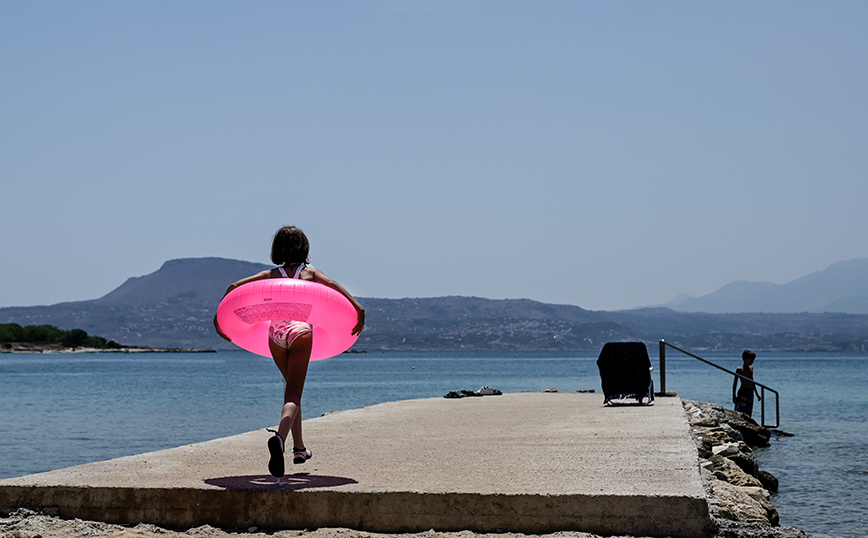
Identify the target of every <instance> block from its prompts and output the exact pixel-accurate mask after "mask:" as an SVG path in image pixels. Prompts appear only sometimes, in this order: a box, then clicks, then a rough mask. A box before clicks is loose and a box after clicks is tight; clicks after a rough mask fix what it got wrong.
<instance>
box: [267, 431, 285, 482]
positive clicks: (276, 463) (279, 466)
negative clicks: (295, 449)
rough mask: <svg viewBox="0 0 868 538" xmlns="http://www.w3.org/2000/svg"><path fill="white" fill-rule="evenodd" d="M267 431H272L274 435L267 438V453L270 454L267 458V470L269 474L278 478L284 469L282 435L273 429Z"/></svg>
mask: <svg viewBox="0 0 868 538" xmlns="http://www.w3.org/2000/svg"><path fill="white" fill-rule="evenodd" d="M268 431H270V432H274V435H273V436H272V437H271V438H270V439H269V440H268V453H269V454H271V458H270V459H269V460H268V472H269V473H271V476H274V477H276V478H280V477H282V476H283V473H284V471H285V469H284V462H283V450H284V447H283V437H281V436H280V434H279V433H277V432H276V431H274V430H268Z"/></svg>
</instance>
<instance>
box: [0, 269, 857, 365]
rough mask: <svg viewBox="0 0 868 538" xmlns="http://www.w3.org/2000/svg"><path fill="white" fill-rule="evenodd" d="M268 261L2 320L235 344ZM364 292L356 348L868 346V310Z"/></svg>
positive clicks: (211, 345) (141, 281) (140, 283)
mask: <svg viewBox="0 0 868 538" xmlns="http://www.w3.org/2000/svg"><path fill="white" fill-rule="evenodd" d="M268 267H270V266H267V265H262V264H256V263H251V262H245V261H239V260H229V259H225V258H187V259H179V260H170V261H167V262H166V263H165V264H163V266H162V267H161V268H160V269H159V270H157V271H156V272H154V273H151V274H148V275H144V276H140V277H133V278H130V279H128V280H127V281H126V282H124V283H123V284H122V285H121V286H119V287H118V288H117V289H115V290H113V291H112V292H110V293H108V294H107V295H105V296H103V297H100V298H99V299H94V300H90V301H78V302H70V303H60V304H55V305H51V306H32V307H10V308H0V323H18V324H21V325H43V324H47V325H54V326H57V327H59V328H61V329H64V330H69V329H75V328H79V329H84V330H85V331H87V332H88V333H89V334H91V335H98V336H103V337H105V338H108V339H112V340H115V341H117V342H119V343H121V344H125V345H141V346H152V347H172V348H199V349H236V348H235V347H234V346H233V345H232V344H230V343H228V342H226V341H224V340H222V339H221V338H219V337H218V336H217V335H216V334H215V332H214V326H213V323H212V320H213V318H214V313H215V310H216V308H217V304H218V303H219V302H220V298H221V297H222V296H223V294H224V292H225V291H226V288H227V286H228V285H229V284H230V283H231V282H235V281H236V280H239V279H241V278H243V277H245V276H249V275H252V274H254V273H257V272H259V271H262V270H263V269H266V268H268ZM845 269H847V268H846V267H845ZM844 272H846V271H844ZM811 276H813V275H811ZM806 278H810V277H806ZM796 282H797V281H796ZM809 284H810V281H809ZM808 287H812V286H808ZM813 287H816V286H813ZM755 289H758V288H755ZM358 299H359V301H360V302H361V303H362V304H363V305H364V306H365V309H366V311H367V325H366V326H365V330H364V331H363V332H362V335H361V337H360V338H359V340H358V342H357V343H356V345H355V349H357V350H370V351H374V350H402V351H410V350H437V351H448V350H485V351H598V350H600V349H601V348H602V346H603V344H604V343H605V342H609V341H625V340H640V341H644V342H646V343H649V344H653V343H654V342H656V341H658V340H660V339H666V340H667V341H668V342H670V343H673V344H675V345H679V346H683V347H687V348H689V349H693V350H740V349H743V348H745V347H750V348H753V349H756V350H763V349H793V350H814V349H823V350H859V351H864V350H865V349H866V347H868V315H859V314H841V313H801V314H762V313H745V314H711V313H690V312H677V311H675V310H673V309H670V308H648V309H639V310H630V311H620V312H599V311H589V310H585V309H583V308H580V307H578V306H571V305H557V304H546V303H540V302H537V301H532V300H528V299H504V300H493V299H483V298H479V297H432V298H405V299H374V298H361V297H360V298H358ZM838 301H839V304H844V303H845V302H846V301H847V299H846V297H844V296H841V297H840V298H839V299H838Z"/></svg>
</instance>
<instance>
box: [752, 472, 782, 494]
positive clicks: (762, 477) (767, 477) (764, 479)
mask: <svg viewBox="0 0 868 538" xmlns="http://www.w3.org/2000/svg"><path fill="white" fill-rule="evenodd" d="M756 477H757V479H758V480H759V481H760V482H761V483H762V485H763V487H764V488H766V489H767V490H768V491H769V493H777V492H778V479H777V478H775V475H773V474H772V473H770V472H768V471H758V472H757V474H756Z"/></svg>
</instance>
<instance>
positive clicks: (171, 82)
mask: <svg viewBox="0 0 868 538" xmlns="http://www.w3.org/2000/svg"><path fill="white" fill-rule="evenodd" d="M866 28H868V2H863V1H858V2H846V1H836V2H794V1H785V2H774V1H767V2H752V1H751V2H732V1H727V2H694V1H689V2H676V1H667V2H639V1H637V2H619V1H605V2H604V1H597V2H578V1H546V2H535V1H527V2H506V1H500V0H497V1H491V2H470V1H467V0H457V1H455V2H452V1H429V2H425V1H414V2H405V1H403V0H401V1H398V0H395V1H385V0H384V1H367V2H364V1H358V2H357V1H352V2H350V1H346V2H329V1H316V2H289V1H280V2H274V1H256V2H248V1H232V2H223V1H215V0H208V1H192V0H189V1H184V0H176V1H160V0H147V1H122V0H117V1H99V2H97V1H87V0H85V1H77V2H69V1H56V2H52V1H39V2H2V3H0V81H2V83H0V101H2V103H3V104H2V107H0V182H2V183H0V185H2V187H0V188H2V190H0V195H2V211H0V227H2V230H3V245H2V254H0V256H2V262H0V306H28V305H36V304H53V303H58V302H63V301H75V300H86V299H95V298H97V297H100V296H102V295H104V294H106V293H108V292H109V291H111V290H112V289H114V288H115V287H117V286H119V285H120V284H121V283H123V282H124V281H125V280H126V279H127V278H128V277H131V276H141V275H145V274H148V273H152V272H154V271H156V270H157V269H158V268H159V267H160V266H161V265H162V264H163V262H165V261H166V260H169V259H174V258H188V257H203V256H219V257H226V258H235V259H242V260H249V261H256V262H263V263H268V255H269V250H270V244H271V238H272V235H273V233H274V232H275V230H276V229H277V228H278V227H280V226H282V225H284V224H295V225H298V226H300V227H301V228H303V229H304V230H305V231H306V232H307V234H308V236H309V237H310V239H311V243H312V249H311V261H312V262H313V264H314V265H315V266H317V267H319V268H320V269H322V270H324V271H325V272H326V273H327V274H328V275H329V276H332V277H334V278H336V279H337V280H339V281H340V282H341V283H342V284H344V285H345V286H346V287H347V288H348V289H349V290H350V291H351V292H352V293H353V294H355V295H357V296H360V297H385V298H400V297H434V296H443V295H467V296H478V297H488V298H494V299H500V298H529V299H535V300H539V301H544V302H552V303H562V304H574V305H579V306H581V307H584V308H588V309H594V310H614V309H621V308H631V307H635V306H641V305H649V304H657V303H662V302H666V301H668V300H670V299H672V298H673V297H675V296H676V295H678V294H679V293H681V292H686V293H689V294H691V295H695V296H700V295H704V294H707V293H710V292H712V291H715V290H716V289H718V288H719V287H721V286H723V285H724V284H727V283H729V282H731V281H734V280H750V281H766V282H774V283H785V282H788V281H790V280H793V279H795V278H798V277H801V276H804V275H806V274H809V273H812V272H814V271H818V270H821V269H824V268H825V267H827V266H828V265H830V264H831V263H834V262H837V261H841V260H848V259H852V258H865V257H868V241H866V230H868V210H866V202H868V175H866V172H868V32H866V31H865V29H866ZM227 284H228V283H227Z"/></svg>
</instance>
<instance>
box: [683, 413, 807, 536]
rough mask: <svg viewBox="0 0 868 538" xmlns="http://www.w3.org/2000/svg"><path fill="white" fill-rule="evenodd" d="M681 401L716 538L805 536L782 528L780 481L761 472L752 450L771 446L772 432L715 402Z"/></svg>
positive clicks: (791, 528)
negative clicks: (777, 498)
mask: <svg viewBox="0 0 868 538" xmlns="http://www.w3.org/2000/svg"><path fill="white" fill-rule="evenodd" d="M682 403H683V405H684V412H685V413H686V415H687V420H688V422H689V424H690V427H691V429H692V433H693V438H694V440H695V441H696V447H697V449H698V451H699V465H700V473H701V476H702V479H703V485H704V486H705V492H706V495H707V496H708V505H709V511H710V513H711V517H712V519H713V520H714V522H715V524H716V525H717V527H718V533H717V535H716V538H807V534H805V532H804V531H802V530H799V529H796V528H793V527H781V526H779V525H780V523H779V517H778V512H777V510H776V509H775V507H774V505H772V503H771V494H772V493H775V492H777V490H778V480H777V478H775V477H774V476H772V474H771V473H768V472H766V471H763V470H761V469H760V468H759V466H758V465H757V459H756V457H754V455H753V451H752V449H751V447H754V448H756V447H762V446H768V445H769V440H770V438H771V432H770V431H769V430H768V429H766V428H762V427H760V426H759V425H758V424H757V423H756V422H755V421H753V420H752V419H750V418H748V417H746V416H745V415H742V414H741V413H736V412H735V411H730V410H728V409H725V408H724V407H723V406H720V405H717V404H711V403H707V402H697V401H692V400H683V401H682Z"/></svg>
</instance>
